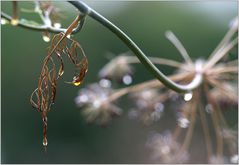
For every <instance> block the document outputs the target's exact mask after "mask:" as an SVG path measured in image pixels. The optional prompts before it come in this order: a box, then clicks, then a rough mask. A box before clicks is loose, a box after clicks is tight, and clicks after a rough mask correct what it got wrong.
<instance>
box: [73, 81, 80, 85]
mask: <svg viewBox="0 0 239 165" xmlns="http://www.w3.org/2000/svg"><path fill="white" fill-rule="evenodd" d="M72 83H73V85H75V86H79V85H80V84H81V82H80V81H78V82H72Z"/></svg>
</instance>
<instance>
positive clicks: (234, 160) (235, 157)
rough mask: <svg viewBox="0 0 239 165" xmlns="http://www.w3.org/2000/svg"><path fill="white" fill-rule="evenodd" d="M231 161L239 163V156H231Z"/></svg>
mask: <svg viewBox="0 0 239 165" xmlns="http://www.w3.org/2000/svg"><path fill="white" fill-rule="evenodd" d="M230 161H231V163H235V164H236V163H238V155H236V154H235V155H233V156H231V158H230Z"/></svg>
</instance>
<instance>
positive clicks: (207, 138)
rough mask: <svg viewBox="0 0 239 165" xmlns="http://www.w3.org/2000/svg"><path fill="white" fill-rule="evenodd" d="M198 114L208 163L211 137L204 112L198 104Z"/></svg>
mask: <svg viewBox="0 0 239 165" xmlns="http://www.w3.org/2000/svg"><path fill="white" fill-rule="evenodd" d="M199 114H200V119H201V124H202V129H203V133H204V138H205V142H206V148H207V157H208V161H209V159H210V158H211V156H212V143H211V137H210V132H209V129H208V123H207V119H206V115H205V110H204V108H203V107H202V104H200V103H199Z"/></svg>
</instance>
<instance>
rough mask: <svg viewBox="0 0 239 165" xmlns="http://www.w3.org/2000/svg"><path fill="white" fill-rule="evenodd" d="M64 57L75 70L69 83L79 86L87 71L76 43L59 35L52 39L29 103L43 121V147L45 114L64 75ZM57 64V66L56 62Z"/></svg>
mask: <svg viewBox="0 0 239 165" xmlns="http://www.w3.org/2000/svg"><path fill="white" fill-rule="evenodd" d="M64 55H66V57H68V58H69V59H70V62H71V63H72V64H73V66H74V68H75V73H74V77H73V80H72V81H71V82H70V83H71V84H73V85H75V86H79V85H80V84H81V83H82V81H83V79H84V77H85V74H86V72H87V70H88V60H87V58H86V56H85V53H84V51H83V49H82V47H81V46H80V44H79V43H78V42H77V41H74V40H72V39H70V38H67V37H66V34H64V33H59V34H57V35H55V36H54V37H53V38H52V41H51V44H50V47H49V51H48V55H47V57H46V58H45V59H44V63H43V67H42V70H41V74H40V76H39V81H38V87H37V88H36V89H35V90H34V91H33V93H32V95H31V97H30V102H31V104H32V106H33V107H34V108H36V109H37V110H38V112H40V113H41V117H42V121H43V146H47V112H49V111H50V109H51V106H52V105H53V104H54V102H55V96H56V89H57V80H58V79H59V78H60V77H61V76H62V75H63V74H64V61H63V58H62V56H64ZM57 61H58V62H59V64H58V65H57V63H56V62H57Z"/></svg>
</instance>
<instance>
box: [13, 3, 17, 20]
mask: <svg viewBox="0 0 239 165" xmlns="http://www.w3.org/2000/svg"><path fill="white" fill-rule="evenodd" d="M12 4H13V10H12V19H13V20H17V19H18V15H17V1H13V2H12Z"/></svg>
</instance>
